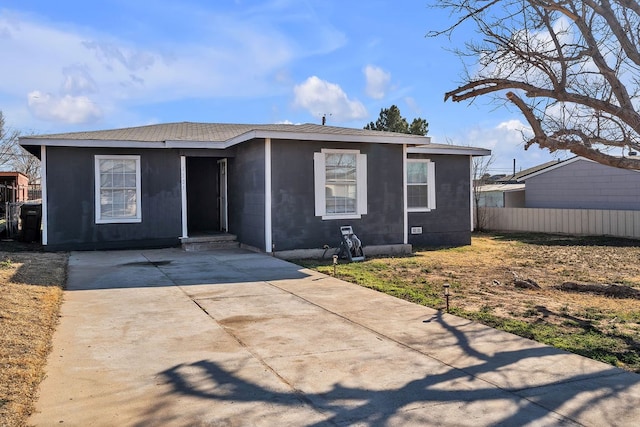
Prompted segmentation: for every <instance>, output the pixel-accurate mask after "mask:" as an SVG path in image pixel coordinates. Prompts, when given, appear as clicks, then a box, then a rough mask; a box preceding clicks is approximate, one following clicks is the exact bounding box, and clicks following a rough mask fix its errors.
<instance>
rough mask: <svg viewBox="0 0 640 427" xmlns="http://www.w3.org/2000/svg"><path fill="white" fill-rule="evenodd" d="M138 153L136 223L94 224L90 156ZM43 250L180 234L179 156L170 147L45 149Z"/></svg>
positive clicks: (133, 243)
mask: <svg viewBox="0 0 640 427" xmlns="http://www.w3.org/2000/svg"><path fill="white" fill-rule="evenodd" d="M96 154H113V155H116V154H122V155H125V154H129V155H140V172H141V187H142V188H141V194H142V206H141V209H142V222H141V223H134V224H96V223H95V188H94V176H95V175H94V174H95V172H94V155H96ZM47 195H48V205H47V213H48V229H49V234H48V249H50V250H64V249H109V248H124V247H155V246H168V245H173V244H177V243H178V237H179V236H180V235H181V214H180V206H181V201H180V200H181V199H180V159H179V156H178V153H177V152H176V151H173V150H126V149H117V150H116V149H90V148H68V147H48V148H47Z"/></svg>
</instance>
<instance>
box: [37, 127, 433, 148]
mask: <svg viewBox="0 0 640 427" xmlns="http://www.w3.org/2000/svg"><path fill="white" fill-rule="evenodd" d="M252 131H265V132H291V133H302V134H312V133H322V134H330V135H341V136H365V137H366V136H369V137H380V136H382V135H384V136H386V137H392V138H402V139H405V138H407V137H409V138H414V139H418V138H419V139H420V142H421V143H425V142H428V139H425V137H423V136H419V135H407V134H399V133H394V132H380V131H375V130H367V129H352V128H343V127H335V126H320V125H315V124H311V123H305V124H301V125H293V124H234V123H193V122H179V123H163V124H156V125H147V126H137V127H129V128H122V129H109V130H98V131H85V132H70V133H57V134H50V135H35V136H29V137H26V138H25V139H58V140H60V139H65V140H103V141H104V140H111V141H140V142H142V141H144V142H164V141H201V142H225V141H228V140H231V139H233V138H237V137H239V136H241V135H243V134H245V133H247V132H252Z"/></svg>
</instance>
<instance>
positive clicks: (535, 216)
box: [476, 208, 640, 239]
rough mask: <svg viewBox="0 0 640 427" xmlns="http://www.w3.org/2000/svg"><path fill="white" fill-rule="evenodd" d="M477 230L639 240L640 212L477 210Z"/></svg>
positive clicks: (539, 209)
mask: <svg viewBox="0 0 640 427" xmlns="http://www.w3.org/2000/svg"><path fill="white" fill-rule="evenodd" d="M478 219H479V221H478ZM476 229H483V230H493V231H530V232H535V233H559V234H574V235H588V236H616V237H630V238H635V239H640V211H616V210H599V209H541V208H478V218H477V219H476Z"/></svg>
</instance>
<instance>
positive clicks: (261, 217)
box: [20, 122, 490, 256]
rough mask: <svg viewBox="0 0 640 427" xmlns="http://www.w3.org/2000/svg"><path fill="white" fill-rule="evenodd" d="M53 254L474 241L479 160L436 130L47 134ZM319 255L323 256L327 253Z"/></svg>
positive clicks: (475, 151)
mask: <svg viewBox="0 0 640 427" xmlns="http://www.w3.org/2000/svg"><path fill="white" fill-rule="evenodd" d="M20 144H21V145H22V146H23V147H24V148H26V149H27V150H29V151H30V152H31V153H33V154H35V155H36V156H38V157H39V158H40V160H41V165H42V174H41V175H42V203H43V225H42V230H43V236H42V241H43V244H44V245H45V247H46V248H48V249H50V250H68V249H87V250H91V249H109V248H131V247H162V246H172V245H177V244H179V243H180V242H181V241H183V242H184V241H188V239H191V238H193V237H194V236H202V235H207V234H212V233H220V232H222V233H230V234H233V235H234V236H236V238H237V240H238V242H240V243H241V244H242V245H244V246H247V247H251V248H254V249H256V250H259V251H263V252H268V253H271V252H275V254H276V255H282V256H293V253H294V252H292V251H299V250H308V251H316V252H315V253H312V252H306V253H307V254H308V255H313V254H317V253H320V254H322V253H323V248H326V247H337V246H338V244H339V242H340V230H339V229H340V226H343V225H351V226H352V227H353V230H354V232H355V233H356V234H357V236H358V237H359V238H360V240H361V241H362V242H363V245H364V246H365V249H369V250H370V252H369V253H372V252H371V250H375V248H376V247H384V248H386V250H391V251H406V250H407V248H408V249H409V250H410V249H411V245H419V246H443V245H447V246H453V245H466V244H469V243H470V241H471V229H472V222H471V207H472V202H471V178H472V173H471V166H472V156H484V155H489V154H490V151H489V150H485V149H479V148H471V147H460V146H453V145H443V144H432V143H431V142H430V139H429V138H428V137H423V136H417V135H406V134H399V133H389V132H379V131H370V130H364V129H349V128H340V127H332V126H321V125H314V124H303V125H286V124H274V125H251V124H213V123H189V122H183V123H168V124H158V125H149V126H141V127H133V128H126V129H114V130H104V131H90V132H74V133H63V134H54V135H36V136H26V137H22V138H20ZM318 251H319V252H318Z"/></svg>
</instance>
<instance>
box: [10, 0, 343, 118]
mask: <svg viewBox="0 0 640 427" xmlns="http://www.w3.org/2000/svg"><path fill="white" fill-rule="evenodd" d="M295 6H296V7H295V8H294V7H293V6H291V7H290V8H289V9H288V10H287V13H289V14H291V13H293V12H295V11H296V10H297V4H296V5H295ZM215 10H216V11H215V12H211V10H208V11H206V13H205V14H204V15H205V16H204V17H203V14H202V13H196V12H197V10H195V9H194V10H192V9H189V8H179V9H176V10H175V13H181V14H183V15H182V16H175V19H179V20H180V22H182V23H183V24H184V23H189V25H190V28H189V29H190V30H192V33H193V34H197V35H198V36H199V37H197V38H194V37H190V38H188V39H180V41H179V42H178V41H175V40H176V39H172V38H166V37H165V38H164V39H161V37H160V36H158V37H156V38H153V37H147V38H145V37H142V39H143V41H137V40H133V39H130V38H127V39H123V38H120V37H116V36H114V35H113V34H109V33H106V32H101V31H100V30H95V29H92V28H90V27H86V26H82V27H81V26H77V27H76V26H73V25H70V24H68V23H65V24H62V23H57V22H53V21H45V20H41V19H39V18H38V17H36V16H34V15H25V14H20V13H16V12H13V11H10V10H7V9H4V10H3V9H0V40H2V63H3V64H4V65H3V69H2V73H3V78H2V79H0V103H2V104H3V105H9V104H12V101H13V100H15V99H23V100H24V98H25V96H29V100H30V101H29V102H30V103H29V111H31V113H32V114H33V117H35V118H38V119H40V120H47V121H52V122H56V121H60V122H61V123H80V122H78V120H83V118H84V119H85V120H87V121H92V120H95V119H96V118H98V117H100V116H102V115H103V114H102V113H100V110H102V111H109V112H110V115H111V113H116V112H118V113H119V114H124V115H126V114H127V112H126V110H127V109H129V108H130V107H131V106H138V105H144V104H154V103H162V102H171V101H175V100H180V99H185V98H194V99H197V98H220V97H234V98H239V97H264V96H274V95H277V94H280V95H283V94H286V93H287V91H288V90H290V87H291V86H292V85H293V82H294V81H293V79H292V78H286V77H287V76H288V68H289V66H290V65H291V63H292V62H293V61H295V60H296V59H300V58H306V57H309V56H311V55H314V54H321V53H326V52H330V51H333V50H335V49H337V48H338V47H340V46H342V45H343V44H344V43H346V38H345V36H344V35H343V34H342V33H341V32H339V31H337V30H335V29H334V28H332V27H330V26H327V25H326V24H323V23H321V22H316V21H313V16H302V17H301V19H302V20H300V19H298V20H295V21H291V22H295V23H296V25H297V26H299V27H300V28H301V30H302V31H303V32H302V33H300V34H298V36H297V37H296V38H295V39H294V38H292V37H291V36H290V35H288V34H287V33H286V32H285V30H284V29H283V28H280V27H279V26H278V25H276V24H277V23H278V21H277V20H278V19H290V18H291V17H290V16H288V17H287V16H285V15H286V14H284V15H283V12H282V11H278V12H279V14H278V15H275V12H274V11H272V10H264V11H261V10H257V11H248V10H247V11H243V12H242V13H225V12H220V13H218V12H217V9H215ZM268 14H274V15H273V18H274V19H275V20H276V21H273V20H270V19H268V18H269V17H270V16H271V15H268ZM171 18H172V19H173V18H174V17H173V16H172V17H171ZM274 22H276V24H274ZM184 25H187V24H184ZM102 31H109V30H106V29H105V30H102ZM6 64H10V66H6ZM35 92H38V93H39V95H38V96H39V98H34V97H33V96H31V95H30V94H33V93H35ZM88 97H90V99H89V98H88ZM96 105H100V106H101V108H98V107H96ZM48 108H50V109H51V110H50V111H47V109H48ZM80 108H86V112H85V114H80V113H79V110H80ZM63 111H64V112H66V113H62V112H63ZM239 119H241V118H239ZM111 120H113V119H111Z"/></svg>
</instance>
